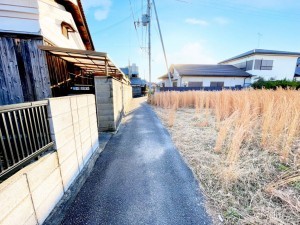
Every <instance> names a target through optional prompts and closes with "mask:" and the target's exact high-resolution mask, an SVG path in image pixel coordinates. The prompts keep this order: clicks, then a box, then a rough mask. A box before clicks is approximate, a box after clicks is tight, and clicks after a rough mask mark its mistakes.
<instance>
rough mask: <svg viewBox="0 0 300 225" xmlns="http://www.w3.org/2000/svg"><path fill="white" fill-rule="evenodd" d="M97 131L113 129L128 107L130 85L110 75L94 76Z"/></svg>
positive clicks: (130, 98) (130, 95) (130, 93)
mask: <svg viewBox="0 0 300 225" xmlns="http://www.w3.org/2000/svg"><path fill="white" fill-rule="evenodd" d="M95 91H96V104H97V117H98V130H99V131H115V130H116V129H117V127H118V125H119V123H120V121H121V119H122V117H123V115H125V114H126V113H127V112H128V111H129V108H130V104H131V100H132V87H131V85H130V84H128V83H126V82H125V81H119V80H117V79H115V78H112V77H95Z"/></svg>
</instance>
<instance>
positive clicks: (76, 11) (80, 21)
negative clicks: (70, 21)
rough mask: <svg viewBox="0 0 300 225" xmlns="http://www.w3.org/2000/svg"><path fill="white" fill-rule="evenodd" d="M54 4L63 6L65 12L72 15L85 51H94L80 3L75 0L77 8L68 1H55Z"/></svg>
mask: <svg viewBox="0 0 300 225" xmlns="http://www.w3.org/2000/svg"><path fill="white" fill-rule="evenodd" d="M56 2H57V3H59V4H61V5H63V6H64V7H65V8H66V10H67V11H68V12H70V13H71V14H72V16H73V18H74V21H75V23H76V26H77V29H78V31H79V34H80V36H81V39H82V41H83V43H84V45H85V47H86V49H87V50H95V47H94V44H93V40H92V36H91V34H90V31H89V28H88V24H87V21H86V18H85V15H84V11H83V7H82V4H81V1H80V0H77V3H78V6H77V5H75V4H74V3H73V2H71V1H70V0H56Z"/></svg>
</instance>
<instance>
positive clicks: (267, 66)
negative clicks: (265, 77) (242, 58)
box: [254, 59, 273, 70]
mask: <svg viewBox="0 0 300 225" xmlns="http://www.w3.org/2000/svg"><path fill="white" fill-rule="evenodd" d="M254 69H255V70H272V69H273V60H260V59H256V60H255V64H254Z"/></svg>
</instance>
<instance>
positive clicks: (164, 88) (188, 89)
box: [159, 86, 242, 92]
mask: <svg viewBox="0 0 300 225" xmlns="http://www.w3.org/2000/svg"><path fill="white" fill-rule="evenodd" d="M159 90H160V91H162V92H164V91H222V90H242V87H240V86H237V87H161V88H159Z"/></svg>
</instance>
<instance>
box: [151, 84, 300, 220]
mask: <svg viewBox="0 0 300 225" xmlns="http://www.w3.org/2000/svg"><path fill="white" fill-rule="evenodd" d="M149 102H150V103H151V104H152V105H153V106H154V109H155V111H156V112H157V114H158V116H159V117H160V118H161V119H162V121H163V123H164V124H165V125H166V127H167V128H168V129H169V131H170V133H171V136H172V138H173V141H174V143H175V145H176V146H177V147H178V149H179V150H180V152H181V154H182V155H183V156H184V158H185V159H186V160H187V162H188V163H189V165H190V166H191V168H192V169H193V171H194V173H195V174H196V175H197V177H198V179H199V181H200V186H201V188H202V190H203V192H204V194H205V195H206V197H207V208H208V211H209V212H210V213H211V214H212V217H213V218H214V220H215V223H216V224H230V225H232V224H261V225H266V224H276V225H277V224H278V225H279V224H280V225H283V224H295V225H296V224H297V225H299V224H300V91H295V90H282V89H278V90H276V91H270V90H243V91H229V90H228V91H226V90H224V91H221V92H202V91H198V92H193V91H190V92H181V93H179V92H161V93H156V94H155V95H153V96H151V97H150V98H149Z"/></svg>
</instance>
